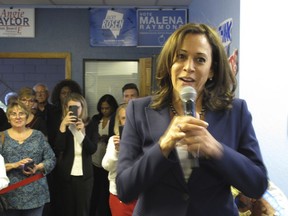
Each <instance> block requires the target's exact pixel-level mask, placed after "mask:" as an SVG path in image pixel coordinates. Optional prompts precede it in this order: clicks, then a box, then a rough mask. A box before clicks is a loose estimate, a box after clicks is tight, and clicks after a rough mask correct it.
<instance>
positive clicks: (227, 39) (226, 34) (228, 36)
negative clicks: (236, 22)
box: [218, 18, 239, 76]
mask: <svg viewBox="0 0 288 216" xmlns="http://www.w3.org/2000/svg"><path fill="white" fill-rule="evenodd" d="M232 28H233V19H232V18H228V19H226V20H224V21H223V22H221V23H220V24H219V25H218V34H219V35H220V37H221V40H222V44H223V46H224V47H225V50H226V53H227V56H228V60H229V63H230V66H231V69H232V72H233V74H234V75H235V76H236V75H237V73H238V70H239V68H238V65H239V62H238V49H234V50H233V51H232V54H230V44H231V43H232Z"/></svg>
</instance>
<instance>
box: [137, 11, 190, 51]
mask: <svg viewBox="0 0 288 216" xmlns="http://www.w3.org/2000/svg"><path fill="white" fill-rule="evenodd" d="M137 23H138V46H147V47H159V46H163V44H164V43H165V41H166V40H167V38H168V37H169V36H170V35H171V34H172V33H173V32H174V31H175V30H176V29H178V28H179V27H180V26H182V25H184V24H186V23H187V10H186V9H179V10H178V9H176V10H174V9H173V10H172V9H171V10H164V9H162V10H159V9H139V10H137Z"/></svg>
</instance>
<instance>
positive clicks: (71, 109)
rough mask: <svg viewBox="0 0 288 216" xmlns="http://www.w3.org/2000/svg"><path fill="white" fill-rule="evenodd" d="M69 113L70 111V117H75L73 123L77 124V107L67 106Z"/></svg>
mask: <svg viewBox="0 0 288 216" xmlns="http://www.w3.org/2000/svg"><path fill="white" fill-rule="evenodd" d="M69 111H72V115H73V116H75V120H74V122H77V119H78V106H76V105H72V106H69Z"/></svg>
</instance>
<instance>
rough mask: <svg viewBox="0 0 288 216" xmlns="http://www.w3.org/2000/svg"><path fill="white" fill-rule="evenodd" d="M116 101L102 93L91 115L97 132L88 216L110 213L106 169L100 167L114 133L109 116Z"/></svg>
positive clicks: (113, 109) (115, 108) (116, 105)
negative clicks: (96, 111)
mask: <svg viewBox="0 0 288 216" xmlns="http://www.w3.org/2000/svg"><path fill="white" fill-rule="evenodd" d="M117 108H118V103H117V101H116V99H115V98H114V97H113V96H112V95H110V94H105V95H103V96H102V97H101V98H100V99H99V101H98V103H97V110H98V114H96V115H94V116H93V117H92V120H93V121H95V122H96V124H97V130H96V131H95V132H96V133H98V134H99V141H98V143H97V151H96V152H95V154H93V155H92V164H93V173H94V186H93V193H92V198H91V212H90V216H109V215H111V211H110V207H109V195H110V193H109V180H108V171H107V170H105V169H104V168H103V167H102V159H103V157H104V155H105V153H106V148H107V144H108V139H109V137H110V136H112V135H113V134H114V122H115V121H114V122H113V123H112V122H111V116H112V115H113V114H114V113H115V112H116V110H117Z"/></svg>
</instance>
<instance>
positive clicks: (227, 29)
mask: <svg viewBox="0 0 288 216" xmlns="http://www.w3.org/2000/svg"><path fill="white" fill-rule="evenodd" d="M232 27H233V19H232V18H229V19H226V20H225V21H223V22H222V23H220V24H219V26H218V33H219V35H220V36H221V39H222V44H223V46H224V47H228V46H229V45H230V43H231V42H232Z"/></svg>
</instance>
